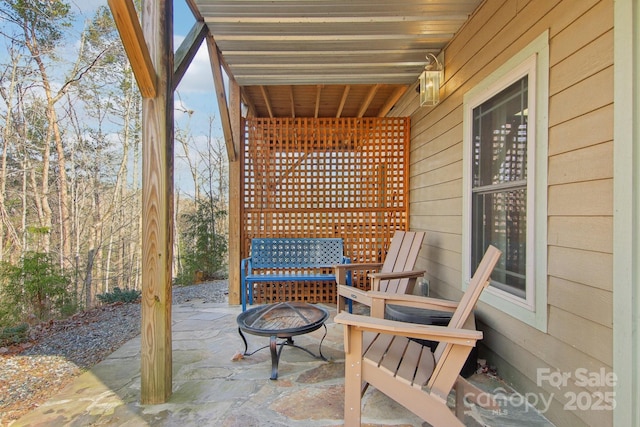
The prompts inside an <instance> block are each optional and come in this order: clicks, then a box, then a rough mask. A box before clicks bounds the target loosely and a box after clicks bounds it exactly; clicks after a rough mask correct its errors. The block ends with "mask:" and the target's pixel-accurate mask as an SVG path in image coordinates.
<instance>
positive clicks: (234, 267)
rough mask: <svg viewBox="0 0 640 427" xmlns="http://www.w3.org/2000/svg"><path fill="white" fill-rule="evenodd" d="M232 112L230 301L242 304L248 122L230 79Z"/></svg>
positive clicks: (233, 81) (230, 107)
mask: <svg viewBox="0 0 640 427" xmlns="http://www.w3.org/2000/svg"><path fill="white" fill-rule="evenodd" d="M229 116H230V119H231V130H232V132H233V142H234V151H235V152H236V159H235V161H231V160H229V304H240V261H241V254H240V249H241V247H242V245H241V242H240V237H241V233H240V226H241V224H242V206H241V202H242V197H240V195H241V194H242V190H241V189H242V163H241V160H240V159H241V158H242V149H243V148H242V147H243V143H244V122H243V120H242V117H241V112H240V86H239V85H238V83H237V82H236V81H235V80H233V79H231V80H230V82H229Z"/></svg>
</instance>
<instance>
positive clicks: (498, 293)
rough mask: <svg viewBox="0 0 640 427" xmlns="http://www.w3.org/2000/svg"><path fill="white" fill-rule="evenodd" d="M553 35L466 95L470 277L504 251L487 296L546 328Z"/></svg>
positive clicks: (466, 256) (467, 272) (466, 231)
mask: <svg viewBox="0 0 640 427" xmlns="http://www.w3.org/2000/svg"><path fill="white" fill-rule="evenodd" d="M548 61H549V60H548V35H547V33H545V34H543V35H542V36H540V37H538V38H537V39H536V40H535V41H534V42H532V43H531V44H530V45H529V46H527V47H526V48H525V49H524V50H523V51H521V52H519V53H518V54H517V55H516V56H514V57H513V58H511V60H509V61H507V63H505V64H504V65H503V66H501V67H500V68H499V69H498V70H496V71H495V72H494V73H493V74H491V75H490V76H489V77H487V78H486V79H484V80H483V81H482V82H480V83H479V84H478V85H477V86H476V87H474V88H473V89H472V90H470V91H469V92H468V93H467V94H466V95H465V97H464V112H465V116H464V129H465V135H464V159H463V165H464V166H463V182H464V189H463V204H464V210H463V274H464V275H465V278H466V279H467V280H468V279H469V278H470V275H471V272H472V271H474V270H475V268H476V267H477V265H478V264H479V262H480V259H481V258H482V255H483V254H484V252H485V250H486V248H487V246H488V245H494V246H496V247H498V248H499V249H500V250H502V257H501V258H500V261H499V263H498V265H497V266H496V268H495V270H494V272H493V275H492V276H491V286H489V288H488V291H487V292H485V293H484V294H483V297H482V299H483V300H484V301H486V302H487V303H489V304H491V305H493V306H495V307H496V308H498V309H500V310H502V311H505V312H507V313H508V314H510V315H512V316H514V317H517V318H519V319H521V320H522V321H524V322H526V323H529V324H531V325H534V326H536V327H538V328H539V329H542V330H545V329H546V315H547V314H546V313H547V309H546V301H547V298H546V289H547V275H546V218H547V201H546V199H547V196H546V195H547V185H546V176H547V167H546V163H547V162H546V159H547V138H546V135H547V132H548V124H547V109H548V105H547V99H548Z"/></svg>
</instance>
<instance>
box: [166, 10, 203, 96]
mask: <svg viewBox="0 0 640 427" xmlns="http://www.w3.org/2000/svg"><path fill="white" fill-rule="evenodd" d="M208 33H209V27H207V26H206V25H205V23H204V22H196V23H195V24H194V26H193V27H192V28H191V30H190V31H189V34H187V37H186V38H185V39H184V40H183V41H182V43H181V44H180V47H178V50H177V51H176V55H175V59H174V71H173V90H176V88H177V87H178V85H179V84H180V81H181V80H182V78H183V77H184V75H185V73H186V72H187V69H188V68H189V64H191V61H193V58H194V57H195V56H196V53H198V49H200V45H201V44H202V41H203V40H204V39H205V37H206V36H207V34H208Z"/></svg>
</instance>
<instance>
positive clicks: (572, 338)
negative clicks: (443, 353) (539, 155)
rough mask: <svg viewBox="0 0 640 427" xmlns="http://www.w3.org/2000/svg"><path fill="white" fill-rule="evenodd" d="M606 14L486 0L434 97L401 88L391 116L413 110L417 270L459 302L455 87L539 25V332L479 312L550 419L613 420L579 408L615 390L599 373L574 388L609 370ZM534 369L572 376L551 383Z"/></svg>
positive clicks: (502, 365) (459, 101)
mask: <svg viewBox="0 0 640 427" xmlns="http://www.w3.org/2000/svg"><path fill="white" fill-rule="evenodd" d="M613 11H614V4H613V0H601V1H598V0H562V1H543V0H530V1H524V0H487V1H485V2H484V3H483V4H482V5H481V6H480V7H479V8H478V10H477V11H476V12H475V13H474V15H473V16H472V17H471V18H470V19H469V21H468V22H467V23H466V25H465V26H464V27H463V28H462V29H461V30H460V32H459V33H458V34H457V35H456V36H455V38H454V39H453V40H452V41H451V43H450V44H449V45H448V46H447V48H446V49H445V50H444V58H445V64H444V65H445V83H444V85H443V86H442V87H441V102H440V104H439V105H438V106H436V107H434V108H420V107H419V106H418V96H417V94H416V93H415V91H409V92H408V93H407V95H405V97H404V98H403V99H402V100H401V101H400V102H399V103H398V104H397V105H396V107H395V108H394V109H393V110H392V112H391V114H390V115H394V116H411V124H412V128H411V133H412V141H411V153H410V168H411V176H410V217H411V228H412V229H414V230H425V231H427V237H426V240H425V241H426V244H425V247H424V248H423V250H422V253H421V258H420V259H419V262H418V266H417V267H418V268H424V269H426V270H427V271H428V273H427V274H428V278H429V280H430V289H431V291H432V293H433V294H436V295H438V296H442V297H445V298H451V299H458V298H459V297H460V295H461V293H462V287H461V284H462V280H463V278H462V263H463V260H462V253H463V248H462V244H463V243H462V227H463V223H462V217H463V215H462V209H463V203H462V192H463V115H464V112H463V97H464V94H465V93H466V92H468V91H469V90H470V89H472V88H474V86H475V85H477V84H478V83H479V82H481V81H482V79H484V78H486V77H487V76H489V75H490V74H491V73H492V72H494V71H495V70H496V69H497V68H498V67H500V65H501V64H503V63H505V62H506V61H507V60H509V59H510V58H511V57H513V56H514V55H515V54H517V53H518V52H519V51H520V50H522V49H523V48H524V47H525V46H527V44H529V43H530V42H531V41H532V40H534V39H536V38H537V37H538V36H540V35H541V34H542V33H544V32H545V31H547V30H548V34H549V68H550V69H549V88H548V89H549V92H548V93H549V97H548V100H538V102H544V101H547V102H548V112H549V117H548V123H549V129H548V147H547V148H548V158H547V159H543V161H544V160H546V161H547V162H548V173H547V202H548V211H547V227H548V229H547V249H546V254H537V255H540V256H546V257H547V277H546V280H545V278H544V277H543V278H541V279H540V280H538V281H537V282H538V283H537V284H536V286H545V285H546V289H547V307H546V309H547V322H546V328H543V330H540V329H537V328H535V327H533V326H530V325H528V324H526V323H524V322H521V321H520V320H518V319H517V318H514V317H512V316H509V315H507V314H505V313H504V312H502V311H500V310H498V309H496V308H494V307H492V306H489V305H488V304H485V303H482V302H481V303H480V304H479V306H478V312H477V313H478V314H477V317H478V318H479V320H480V328H481V329H482V330H483V331H484V334H485V335H484V340H483V347H482V348H481V351H482V353H483V354H484V356H485V357H486V358H487V359H488V360H489V363H490V364H492V365H495V366H497V367H498V373H499V375H500V376H501V377H502V378H504V379H505V380H506V381H507V382H509V383H511V384H513V385H514V386H515V387H516V388H517V389H518V390H519V391H520V392H523V393H529V397H530V400H536V399H538V400H540V399H541V398H544V399H545V400H546V399H548V398H549V397H552V401H551V402H552V403H551V405H550V407H549V408H544V407H543V406H544V405H542V404H540V405H538V407H539V408H540V409H544V410H545V414H546V416H547V417H548V418H549V419H550V420H551V421H553V422H554V423H556V424H557V425H594V426H595V425H597V426H604V425H611V424H612V423H613V412H612V411H611V410H590V409H584V406H585V405H583V404H582V403H586V402H587V399H589V401H590V402H592V403H593V404H595V403H596V402H597V400H598V397H599V396H601V395H599V394H598V393H611V392H612V391H613V388H612V387H610V386H607V385H603V384H604V383H606V381H604V377H600V378H599V379H594V381H593V383H594V384H593V385H587V386H579V385H576V384H575V380H576V370H577V369H583V370H585V371H583V372H588V373H590V374H591V373H601V372H602V371H601V369H604V372H605V373H610V372H611V371H612V366H613V351H612V346H613V321H612V319H613V292H612V291H613V280H612V278H613V175H614V170H613V95H614V91H613V76H614V74H613V40H614V37H613ZM545 282H546V283H545ZM544 329H546V330H544ZM544 369H548V370H549V372H561V373H566V374H571V379H569V381H568V382H567V384H566V385H561V386H560V387H558V388H554V387H553V386H552V385H551V384H550V383H549V381H545V380H540V378H539V374H540V372H543V371H541V370H544ZM579 396H580V397H581V398H582V399H583V400H582V401H581V402H579V401H577V399H576V397H579ZM580 406H581V407H583V409H580V408H579V407H580ZM587 406H589V407H590V408H591V407H593V405H587Z"/></svg>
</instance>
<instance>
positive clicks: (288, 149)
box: [241, 118, 410, 303]
mask: <svg viewBox="0 0 640 427" xmlns="http://www.w3.org/2000/svg"><path fill="white" fill-rule="evenodd" d="M246 123H247V128H246V130H247V137H246V139H245V145H244V152H243V159H242V160H243V168H244V175H243V176H244V182H243V186H244V188H243V191H241V194H242V197H243V201H242V206H243V212H242V215H243V231H242V236H241V240H242V257H243V258H244V257H247V256H249V251H250V241H251V239H252V238H254V237H341V238H342V239H344V243H345V252H346V254H345V255H346V256H348V257H350V258H351V260H352V262H377V261H380V260H381V259H383V257H384V254H385V252H386V248H388V245H389V242H390V241H391V237H392V236H393V233H394V232H395V231H396V230H406V229H407V228H408V222H407V219H408V209H409V200H408V184H409V182H408V176H409V164H408V156H409V152H408V151H409V137H410V128H409V118H343V119H313V118H296V119H293V118H277V119H276V118H274V119H269V118H250V119H247V122H246ZM355 282H356V285H357V286H358V287H364V286H366V283H365V281H364V280H362V277H361V275H360V276H356V277H355ZM335 296H336V294H335V285H334V286H332V289H327V285H326V283H324V284H323V283H308V282H307V283H305V282H300V283H296V284H291V283H289V284H282V283H272V284H264V287H263V289H261V290H260V292H254V299H255V301H256V302H258V303H265V302H274V301H278V300H304V301H309V302H332V303H333V302H335Z"/></svg>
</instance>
